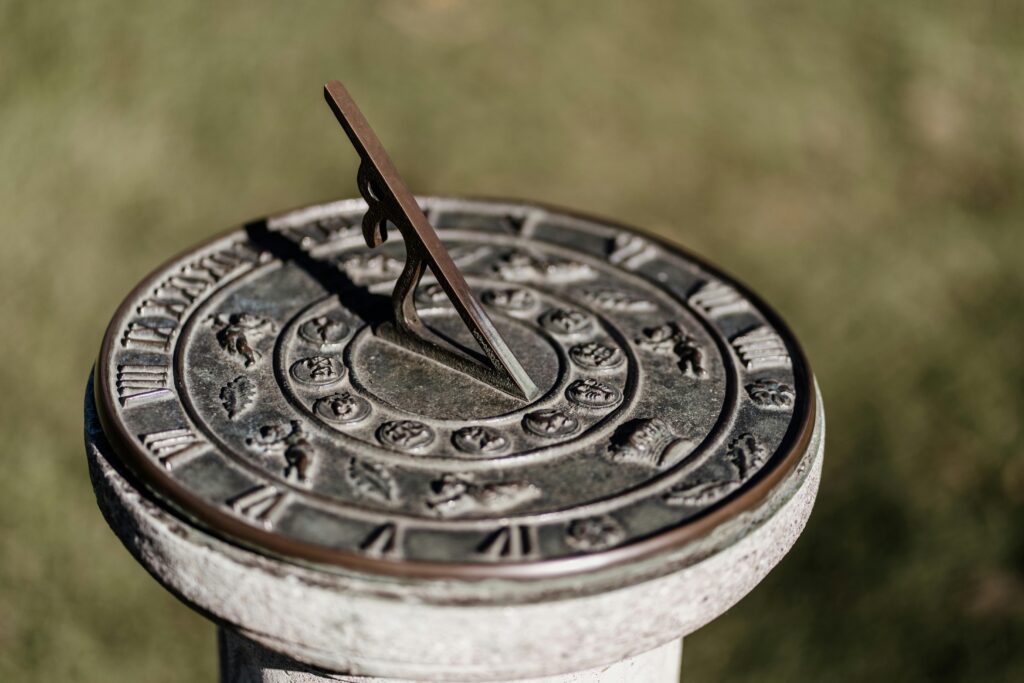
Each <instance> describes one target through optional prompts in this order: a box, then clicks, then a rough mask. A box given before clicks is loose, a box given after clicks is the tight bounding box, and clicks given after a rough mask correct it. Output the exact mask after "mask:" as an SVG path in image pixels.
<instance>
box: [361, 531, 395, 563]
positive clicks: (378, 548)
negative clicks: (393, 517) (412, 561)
mask: <svg viewBox="0 0 1024 683" xmlns="http://www.w3.org/2000/svg"><path fill="white" fill-rule="evenodd" d="M403 535H404V534H403V533H402V528H401V527H399V526H398V525H397V524H394V523H391V522H388V523H387V524H382V525H381V526H379V527H377V528H376V529H374V530H373V531H371V532H370V535H369V536H367V537H366V540H364V541H363V542H362V543H361V544H360V546H359V549H360V550H362V551H363V552H364V553H366V554H367V555H372V556H373V557H386V558H392V559H394V558H399V557H401V556H402V541H403V540H404V539H403Z"/></svg>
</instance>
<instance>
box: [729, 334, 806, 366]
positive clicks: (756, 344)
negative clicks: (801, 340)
mask: <svg viewBox="0 0 1024 683" xmlns="http://www.w3.org/2000/svg"><path fill="white" fill-rule="evenodd" d="M732 346H733V348H734V349H736V353H738V354H739V356H740V360H741V361H743V365H744V366H746V368H747V370H761V369H763V368H777V367H789V366H790V364H791V361H790V358H789V352H788V351H787V350H786V344H785V342H783V341H782V338H781V337H780V336H779V335H777V334H776V333H775V332H773V331H772V330H771V328H769V327H764V326H761V327H758V328H755V329H754V330H751V331H750V332H747V333H746V334H743V335H740V336H739V337H736V338H734V339H733V340H732Z"/></svg>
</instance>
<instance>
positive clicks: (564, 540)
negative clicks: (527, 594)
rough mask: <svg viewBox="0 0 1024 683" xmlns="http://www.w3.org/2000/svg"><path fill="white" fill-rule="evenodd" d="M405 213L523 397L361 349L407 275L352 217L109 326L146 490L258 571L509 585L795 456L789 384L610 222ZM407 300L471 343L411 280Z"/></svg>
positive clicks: (677, 263)
mask: <svg viewBox="0 0 1024 683" xmlns="http://www.w3.org/2000/svg"><path fill="white" fill-rule="evenodd" d="M420 201H421V205H422V207H423V209H424V210H425V211H426V212H427V214H428V216H429V218H430V220H431V222H432V224H433V225H434V226H435V227H436V228H437V230H438V233H439V235H440V236H441V238H442V239H443V241H444V243H445V245H446V247H447V248H448V250H449V252H450V253H451V255H452V257H453V259H454V260H455V262H456V264H457V265H458V267H459V268H460V270H461V271H462V272H463V273H464V275H465V276H466V279H467V281H468V282H469V284H470V286H471V287H472V289H473V290H474V291H475V293H476V294H477V295H478V296H479V298H480V300H481V301H482V302H483V304H484V305H485V307H486V308H487V310H488V312H489V314H490V316H491V318H492V320H493V321H494V323H495V325H496V326H497V328H498V329H499V331H500V332H501V334H502V335H503V337H504V338H505V339H506V341H507V342H508V343H509V345H510V347H511V348H512V349H513V351H514V352H515V354H516V355H517V357H518V358H519V359H520V360H521V361H522V363H523V364H524V366H525V368H526V369H527V371H528V372H529V373H530V375H531V377H532V379H533V380H534V382H535V383H536V384H537V385H538V386H539V387H540V393H539V396H538V397H537V398H535V399H534V400H531V401H529V402H524V401H521V400H519V399H516V398H514V397H511V396H509V395H507V394H505V393H503V392H501V391H499V390H497V389H494V388H492V387H490V386H488V385H486V384H483V383H481V382H480V381H478V380H475V379H473V378H470V377H468V376H466V375H464V374H462V373H459V372H458V371H456V370H453V369H451V368H448V367H446V366H444V365H441V364H438V363H437V362H435V361H432V360H428V359H426V358H423V357H421V356H418V355H416V354H415V353H413V352H410V351H408V350H406V349H404V348H402V347H399V346H397V345H395V344H393V343H391V342H389V341H387V340H384V339H381V338H379V337H378V336H377V335H375V334H374V322H375V321H378V320H379V319H380V316H381V315H382V312H386V311H388V310H389V306H390V301H389V295H390V292H391V289H392V287H393V285H394V281H395V278H396V277H397V276H398V274H399V273H400V272H401V269H402V265H403V249H402V244H401V241H400V239H399V237H398V235H397V231H396V234H395V235H394V236H393V237H392V239H391V240H390V241H389V242H387V243H386V244H385V245H384V246H382V247H380V248H378V249H375V250H372V251H371V250H369V249H368V248H367V247H366V245H365V243H364V241H363V238H362V233H361V230H360V227H359V225H360V220H361V218H362V214H363V211H364V210H365V204H364V203H363V202H361V201H357V200H352V201H343V202H337V203H333V204H328V205H323V206H315V207H310V208H307V209H302V210H298V211H294V212H290V213H288V214H284V215H282V216H278V217H276V218H272V219H269V220H267V221H265V222H261V223H258V224H252V225H250V226H247V228H246V229H245V230H238V231H235V232H231V233H228V234H227V235H225V236H223V237H220V238H218V239H216V240H213V241H212V242H210V243H208V244H206V245H204V246H202V247H200V248H198V249H196V250H194V251H192V252H190V253H188V254H186V255H184V256H182V257H180V258H178V259H176V260H174V261H172V262H171V263H169V264H168V265H166V266H165V267H163V268H161V269H160V270H158V271H157V272H156V273H154V274H153V275H152V276H150V277H149V278H148V279H147V280H146V281H144V282H143V283H142V284H141V285H139V287H137V288H136V290H135V291H134V292H133V293H132V294H131V296H130V297H129V298H128V300H126V302H125V303H124V304H123V305H122V307H121V308H120V309H119V311H118V313H117V314H116V315H115V317H114V319H113V321H112V322H111V325H110V328H109V330H108V333H107V336H106V338H105V340H104V345H103V349H102V351H101V354H100V361H99V364H98V370H97V380H96V391H97V399H98V405H99V407H100V415H101V420H102V422H103V425H104V430H105V432H106V434H107V436H108V438H110V440H111V442H112V443H113V445H114V446H115V448H116V449H117V451H118V453H119V454H120V455H121V456H122V457H123V458H125V460H126V461H127V462H128V463H129V465H130V466H131V467H132V469H133V470H134V471H135V472H136V473H137V474H138V475H139V476H140V478H141V479H142V481H143V482H144V483H145V484H146V485H148V486H149V487H150V488H152V489H153V490H154V491H155V492H157V493H158V494H160V495H162V496H163V497H165V498H167V499H169V500H170V501H171V502H172V503H173V504H174V505H175V506H176V507H177V508H179V509H180V510H181V511H182V512H183V513H184V514H185V515H187V516H189V517H190V518H192V519H195V520H197V521H199V522H201V523H202V524H203V525H204V526H206V527H208V528H210V529H212V530H214V531H215V532H219V533H221V534H223V535H227V536H229V537H232V538H234V539H237V540H239V541H242V542H244V543H246V544H248V545H250V546H254V547H256V548H261V549H264V550H266V551H269V552H273V553H275V554H283V555H286V556H290V557H293V558H296V559H304V560H308V561H314V562H318V563H333V564H339V565H343V566H348V567H352V568H357V569H364V570H373V571H382V572H386V573H399V574H415V575H435V576H449V575H450V576H492V575H493V576H528V575H539V574H545V575H547V574H557V573H564V572H571V571H579V570H582V569H587V568H593V567H597V566H603V565H604V564H607V563H612V562H619V561H623V560H625V559H628V558H632V557H636V556H639V555H642V554H646V553H649V552H652V551H654V550H657V549H661V548H664V547H666V546H670V545H672V544H674V543H681V542H683V541H685V540H687V539H689V538H692V537H693V536H694V535H695V534H697V533H702V532H706V531H707V530H708V526H709V524H710V523H711V521H714V520H717V521H720V520H721V519H722V518H723V515H726V516H728V515H732V514H735V513H738V512H739V511H742V510H743V509H746V508H748V507H750V506H751V505H753V504H755V503H756V502H758V501H759V500H761V499H763V497H764V496H765V495H767V493H768V492H769V491H770V490H771V487H772V486H774V485H775V484H777V482H778V481H779V479H780V478H781V477H782V476H783V475H784V474H785V473H786V472H788V471H789V469H790V468H791V467H792V465H793V464H794V463H795V462H796V461H797V460H799V458H800V457H801V456H802V454H803V448H804V446H805V445H806V440H807V437H808V435H809V433H810V428H811V424H810V423H811V420H812V416H813V405H812V404H813V400H814V399H813V387H812V385H811V381H812V380H811V376H810V372H809V370H808V368H807V366H806V363H805V361H804V360H803V356H802V354H801V352H800V350H799V347H798V346H797V344H796V343H795V341H794V339H793V338H792V336H791V334H790V333H789V332H788V330H787V329H786V328H785V326H784V325H783V324H782V323H781V321H779V320H778V318H777V317H776V316H775V315H774V314H773V313H772V312H771V311H770V310H768V309H767V308H766V307H765V306H764V305H763V304H762V303H760V302H759V301H758V300H757V299H756V298H754V297H753V296H752V295H750V294H749V293H748V292H746V291H745V290H744V289H743V288H742V287H741V286H740V285H738V284H736V283H735V282H733V281H731V280H729V279H727V278H726V277H725V276H723V275H722V274H720V273H718V272H717V271H715V270H714V269H712V268H711V267H710V266H708V265H706V264H704V263H702V262H700V261H698V260H696V259H695V258H693V257H692V256H689V255H687V254H685V253H683V252H681V251H680V250H678V249H677V248H674V247H672V246H670V245H666V244H664V243H661V242H659V241H657V240H656V239H654V238H651V237H648V236H645V235H643V234H641V233H639V232H637V231H635V230H632V229H628V228H625V227H623V226H620V225H615V224H610V223H607V222H603V221H600V220H596V219H592V218H584V217H581V216H577V215H574V214H570V213H567V212H564V211H561V210H556V209H552V208H549V207H541V206H536V205H530V204H522V203H508V202H497V201H472V200H462V199H441V198H424V199H421V200H420ZM416 301H417V308H418V311H419V313H420V316H421V317H422V319H423V321H424V322H425V323H426V324H427V325H428V327H430V328H432V329H433V330H434V331H436V332H437V333H439V334H440V335H442V336H444V337H447V338H448V339H449V340H450V341H451V342H452V343H453V344H455V345H461V346H463V347H465V348H467V349H473V348H474V345H473V340H472V338H471V336H470V335H469V333H468V332H467V331H466V329H465V327H464V326H463V324H462V322H461V321H460V319H459V318H458V316H457V315H456V314H455V311H454V309H453V308H452V307H451V305H450V304H449V302H448V300H447V298H446V296H445V294H444V291H443V290H442V288H441V287H440V286H439V285H438V284H437V283H436V281H434V280H433V279H431V276H430V275H429V274H428V275H427V276H426V277H425V278H424V280H423V282H422V283H421V284H420V286H419V288H418V290H417V293H416ZM713 513H715V514H713ZM709 520H711V521H709Z"/></svg>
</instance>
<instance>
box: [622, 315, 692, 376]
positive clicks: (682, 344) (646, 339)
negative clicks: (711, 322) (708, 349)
mask: <svg viewBox="0 0 1024 683" xmlns="http://www.w3.org/2000/svg"><path fill="white" fill-rule="evenodd" d="M636 343H637V345H638V346H640V347H641V348H643V349H647V350H648V351H651V352H653V353H660V354H675V357H676V360H678V361H679V369H680V370H682V371H683V374H684V375H686V376H687V377H696V378H698V379H700V378H702V377H707V374H708V373H707V370H705V369H704V354H703V352H702V351H701V350H700V347H699V346H698V345H697V340H696V339H694V338H693V337H691V336H690V335H689V334H687V333H686V332H685V331H684V330H683V329H682V328H681V327H680V326H679V325H678V324H676V323H673V322H668V323H665V324H664V325H659V326H657V327H648V328H646V329H645V330H644V336H643V337H642V338H640V339H637V340H636Z"/></svg>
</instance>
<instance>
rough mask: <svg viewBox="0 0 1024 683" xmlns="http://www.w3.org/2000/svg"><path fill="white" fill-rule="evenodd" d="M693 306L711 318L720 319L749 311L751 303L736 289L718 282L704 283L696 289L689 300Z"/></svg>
mask: <svg viewBox="0 0 1024 683" xmlns="http://www.w3.org/2000/svg"><path fill="white" fill-rule="evenodd" d="M688 301H689V303H690V305H691V306H693V307H694V308H696V309H697V310H699V311H700V312H702V313H703V314H704V315H706V316H707V317H709V318H720V317H722V316H723V315H729V314H730V313H743V312H745V311H749V310H751V309H750V302H748V301H747V300H746V299H744V298H743V296H742V295H741V294H740V293H739V292H737V291H736V290H735V289H733V288H732V287H730V286H729V285H727V284H725V283H724V282H719V281H717V280H714V281H711V282H702V283H700V284H699V285H697V287H696V288H694V290H693V292H692V293H691V294H690V298H689V299H688Z"/></svg>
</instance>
